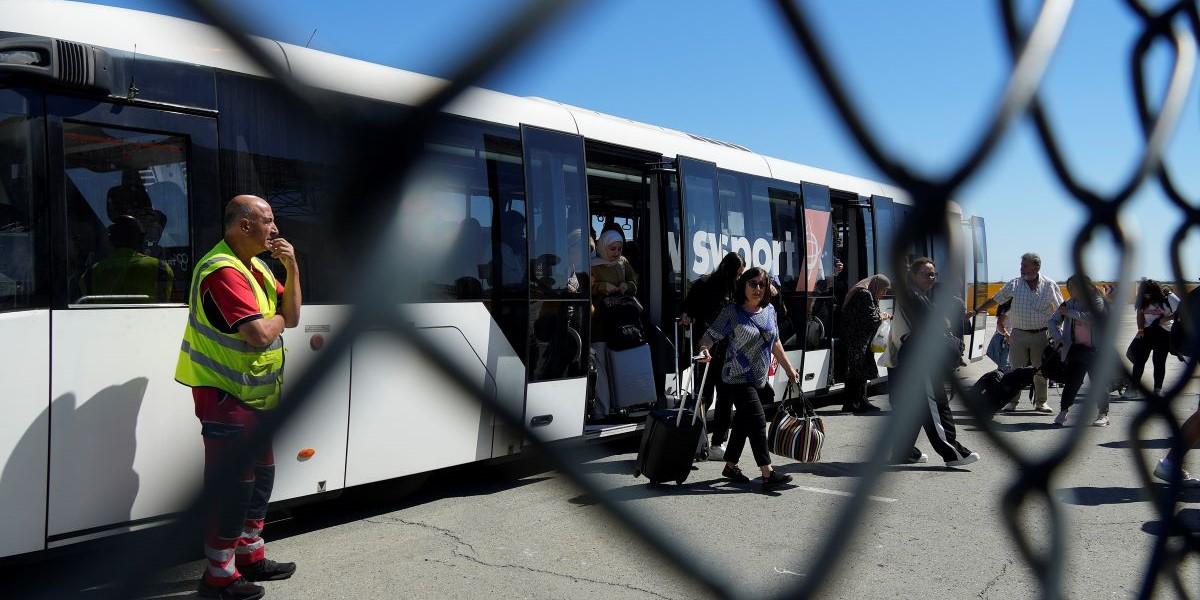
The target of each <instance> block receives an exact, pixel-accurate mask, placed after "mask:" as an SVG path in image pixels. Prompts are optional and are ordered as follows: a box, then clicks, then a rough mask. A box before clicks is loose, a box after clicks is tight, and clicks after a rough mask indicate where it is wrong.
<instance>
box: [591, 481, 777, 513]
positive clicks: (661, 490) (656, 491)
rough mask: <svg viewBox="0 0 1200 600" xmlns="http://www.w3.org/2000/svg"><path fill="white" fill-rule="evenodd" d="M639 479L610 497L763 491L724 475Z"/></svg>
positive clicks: (612, 491)
mask: <svg viewBox="0 0 1200 600" xmlns="http://www.w3.org/2000/svg"><path fill="white" fill-rule="evenodd" d="M637 481H638V483H635V484H633V485H628V486H625V487H620V488H613V489H610V490H608V497H609V498H610V499H612V500H615V501H617V502H628V501H630V500H644V499H646V498H657V497H660V496H703V495H716V494H745V493H748V492H761V491H763V490H762V486H760V485H757V484H755V483H754V482H753V481H752V482H751V483H734V482H732V481H729V480H728V479H725V478H724V477H718V478H716V479H708V480H704V481H685V482H684V483H682V484H676V483H674V482H669V483H650V482H648V481H647V480H646V479H645V478H638V480H637ZM783 489H787V486H781V487H778V488H775V489H773V490H770V492H769V493H774V492H778V491H779V490H783ZM568 502H570V503H571V504H577V505H579V506H592V505H594V504H596V502H597V500H596V498H595V497H593V496H592V495H591V494H581V495H579V496H575V497H574V498H571V499H570V500H568Z"/></svg>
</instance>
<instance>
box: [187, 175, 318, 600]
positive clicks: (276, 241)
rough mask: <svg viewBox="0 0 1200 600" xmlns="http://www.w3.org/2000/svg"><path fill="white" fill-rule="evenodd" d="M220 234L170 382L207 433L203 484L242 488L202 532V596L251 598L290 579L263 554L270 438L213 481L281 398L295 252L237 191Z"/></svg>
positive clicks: (260, 204)
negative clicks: (278, 273) (275, 267)
mask: <svg viewBox="0 0 1200 600" xmlns="http://www.w3.org/2000/svg"><path fill="white" fill-rule="evenodd" d="M224 224H225V236H224V239H223V240H222V241H221V242H219V243H218V244H217V245H216V246H215V247H214V248H213V249H212V250H210V251H209V252H208V254H205V255H204V257H203V258H201V259H200V260H199V262H198V263H197V265H196V268H195V270H194V271H193V273H192V284H191V288H190V292H189V294H190V296H189V298H188V304H189V306H190V311H189V318H188V325H187V328H186V329H185V331H184V334H183V346H182V349H181V351H180V354H179V362H178V364H177V365H176V368H175V379H176V381H178V382H180V383H182V384H184V385H186V386H188V387H191V388H192V398H193V400H194V402H195V405H196V417H197V418H198V419H199V420H200V423H201V436H202V437H203V439H204V467H205V468H204V470H205V485H206V486H208V487H209V489H215V490H221V491H225V490H231V489H238V490H239V492H238V494H237V495H236V496H234V497H229V496H223V497H221V498H220V499H219V500H218V503H217V504H218V505H217V506H214V507H212V512H211V515H212V518H211V520H210V524H209V526H208V529H207V530H206V532H205V540H204V555H205V556H206V557H207V558H208V566H207V568H206V569H205V571H204V575H203V576H202V578H201V580H200V586H199V590H198V591H199V593H200V596H201V597H203V598H221V599H222V600H255V599H257V598H262V597H263V595H264V593H265V592H264V590H263V588H262V587H261V586H258V585H255V584H253V583H250V582H252V581H268V580H278V579H287V578H288V577H291V576H292V574H293V573H294V572H295V571H296V564H295V563H277V562H275V561H272V560H270V559H267V558H266V547H265V543H264V542H263V539H262V537H261V533H262V529H263V519H265V518H266V514H267V503H268V502H269V501H270V499H271V487H272V484H273V483H274V479H275V459H274V456H273V454H272V452H271V445H270V443H269V442H266V443H263V444H262V448H261V450H259V451H258V452H257V454H256V455H255V456H254V458H253V460H252V461H247V462H246V464H244V465H242V469H241V473H240V475H241V477H240V480H239V481H240V487H235V485H236V484H235V483H234V482H226V481H215V480H214V478H215V477H216V476H217V475H218V474H219V473H218V468H219V466H220V465H221V463H222V461H223V460H224V459H226V458H227V452H228V451H229V450H230V449H232V448H237V447H239V446H241V445H242V444H244V443H245V442H247V441H248V440H249V439H250V438H251V437H252V436H253V435H254V432H255V430H256V429H257V428H258V427H259V424H260V421H261V420H262V418H263V417H262V415H263V414H264V413H265V412H266V411H269V410H271V409H273V408H275V407H276V406H278V404H279V395H280V389H281V387H282V383H283V338H282V337H281V335H280V334H282V333H283V330H284V329H285V328H291V327H295V326H296V325H297V324H299V322H300V306H301V303H302V302H301V297H300V271H299V268H298V267H297V264H296V252H295V250H294V249H293V248H292V245H291V244H290V243H288V242H287V240H285V239H283V238H281V237H279V230H278V229H277V228H276V226H275V216H274V214H273V213H272V211H271V205H269V204H267V202H266V201H265V200H263V199H262V198H259V197H257V196H246V195H243V196H237V197H235V198H234V199H233V200H231V201H230V202H229V204H228V205H227V206H226V207H225V223H224ZM268 251H269V252H270V253H271V256H272V257H274V258H275V259H277V260H279V261H280V262H282V263H283V266H284V268H285V269H286V272H287V280H286V282H285V283H284V284H283V285H280V284H279V282H278V281H277V280H276V279H275V276H274V275H273V274H272V273H271V270H270V269H269V268H268V267H267V265H266V263H264V262H263V261H262V259H260V258H258V257H257V255H258V254H261V253H263V252H268Z"/></svg>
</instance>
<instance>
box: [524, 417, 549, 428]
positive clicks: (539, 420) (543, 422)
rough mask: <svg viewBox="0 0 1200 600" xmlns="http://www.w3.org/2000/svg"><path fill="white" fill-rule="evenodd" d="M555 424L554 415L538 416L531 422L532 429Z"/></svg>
mask: <svg viewBox="0 0 1200 600" xmlns="http://www.w3.org/2000/svg"><path fill="white" fill-rule="evenodd" d="M552 422H554V415H538V416H536V417H534V418H532V419H530V420H529V426H530V427H545V426H547V425H549V424H550V423H552Z"/></svg>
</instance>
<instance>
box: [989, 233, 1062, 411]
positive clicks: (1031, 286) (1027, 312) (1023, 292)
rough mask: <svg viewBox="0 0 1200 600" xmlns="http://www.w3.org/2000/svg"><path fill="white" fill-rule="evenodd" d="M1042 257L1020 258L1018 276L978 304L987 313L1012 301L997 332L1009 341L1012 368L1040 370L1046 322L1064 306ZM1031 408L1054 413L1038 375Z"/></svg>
mask: <svg viewBox="0 0 1200 600" xmlns="http://www.w3.org/2000/svg"><path fill="white" fill-rule="evenodd" d="M1041 271H1042V258H1041V257H1040V256H1038V255H1037V254H1035V253H1033V252H1026V253H1025V254H1022V255H1021V276H1020V277H1018V278H1016V279H1013V280H1012V281H1010V282H1008V283H1006V284H1004V287H1002V288H1000V291H999V292H996V295H995V296H994V297H993V298H992V299H991V300H988V301H987V302H984V303H983V304H981V305H979V307H978V308H977V309H976V312H983V311H986V310H987V309H988V308H991V307H992V306H996V305H999V304H1004V303H1005V302H1007V301H1008V300H1009V299H1010V298H1011V299H1012V301H1013V302H1012V308H1010V309H1009V311H1008V322H1007V326H1008V327H1011V328H1012V332H1011V334H1010V333H1009V331H1008V330H1007V327H1002V328H1000V329H998V331H999V332H1000V335H1003V336H1005V337H1008V338H1009V361H1010V362H1011V364H1012V366H1013V368H1017V367H1024V366H1029V365H1032V366H1034V367H1038V368H1041V366H1042V352H1043V351H1044V350H1045V349H1046V340H1047V337H1046V321H1047V320H1048V319H1049V318H1050V317H1051V316H1052V315H1053V314H1054V311H1056V310H1058V306H1059V305H1060V304H1062V303H1063V297H1062V292H1060V291H1059V290H1058V284H1057V283H1055V282H1054V280H1052V279H1050V278H1048V277H1043V276H1042V274H1041ZM1033 387H1034V390H1035V392H1034V398H1033V409H1034V410H1036V411H1037V412H1040V413H1043V414H1048V415H1050V414H1054V410H1053V409H1051V408H1050V407H1049V406H1048V405H1047V404H1046V378H1045V377H1043V376H1042V375H1041V374H1038V375H1037V377H1034V379H1033ZM1019 399H1020V395H1018V396H1017V397H1016V398H1013V400H1012V402H1009V403H1008V406H1006V407H1004V409H1005V410H1016V408H1017V400H1019Z"/></svg>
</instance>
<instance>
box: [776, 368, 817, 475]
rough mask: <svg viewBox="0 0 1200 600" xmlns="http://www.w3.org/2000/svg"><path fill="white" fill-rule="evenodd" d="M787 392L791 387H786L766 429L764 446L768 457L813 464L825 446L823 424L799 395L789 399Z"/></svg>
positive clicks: (806, 401) (806, 400)
mask: <svg viewBox="0 0 1200 600" xmlns="http://www.w3.org/2000/svg"><path fill="white" fill-rule="evenodd" d="M790 392H792V386H791V385H790V384H789V386H788V390H787V392H785V393H784V395H783V396H784V400H783V402H781V403H780V407H779V412H778V413H776V415H775V418H774V419H772V420H771V427H770V429H768V430H767V446H768V447H769V448H770V450H771V453H772V454H777V455H779V456H786V457H788V458H790V459H792V460H795V461H798V462H802V463H811V462H817V461H819V460H821V446H823V445H824V444H825V423H824V422H823V421H822V420H821V417H818V416H817V415H816V413H815V412H813V409H812V405H811V404H809V403H808V399H807V398H805V397H804V396H803V394H796V395H797V396H798V398H797V399H795V400H791V399H790V398H791V396H792V394H791V393H790ZM797 405H798V406H797Z"/></svg>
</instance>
